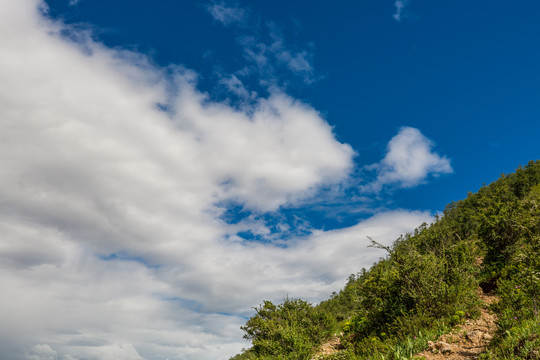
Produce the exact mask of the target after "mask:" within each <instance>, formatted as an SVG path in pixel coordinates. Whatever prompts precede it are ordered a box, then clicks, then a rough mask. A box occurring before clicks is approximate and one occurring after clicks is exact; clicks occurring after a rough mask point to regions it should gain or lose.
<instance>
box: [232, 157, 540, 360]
mask: <svg viewBox="0 0 540 360" xmlns="http://www.w3.org/2000/svg"><path fill="white" fill-rule="evenodd" d="M372 245H373V246H376V247H380V248H381V251H385V252H386V253H387V256H386V258H384V259H382V260H380V261H379V262H377V263H376V264H374V265H373V267H372V268H370V269H369V270H365V269H362V271H361V272H359V273H358V274H356V275H351V277H350V278H349V281H348V283H347V285H346V286H345V288H344V289H343V290H341V291H340V292H339V293H334V294H332V296H331V298H330V299H328V300H326V301H324V302H322V303H321V304H319V305H317V306H312V305H311V304H309V303H307V302H305V301H302V300H297V299H294V300H291V299H288V300H286V301H285V302H284V303H283V304H279V305H274V304H272V303H271V302H265V303H264V304H263V305H261V306H260V307H259V308H257V313H256V315H255V316H253V317H252V318H251V319H249V320H248V322H247V323H246V325H245V326H244V327H243V330H244V331H245V338H247V339H250V340H251V341H252V343H253V347H252V348H251V349H248V350H246V351H244V352H243V353H241V354H238V355H237V356H235V357H233V358H231V360H232V359H234V360H242V359H310V358H311V357H312V356H313V354H314V352H315V351H316V349H317V347H318V346H319V345H320V343H321V342H323V341H324V340H325V339H327V338H328V337H330V336H332V335H333V334H336V333H341V334H342V335H341V343H342V344H343V346H344V348H343V349H342V351H340V352H339V353H338V354H334V355H331V356H327V357H326V359H371V360H374V359H409V358H412V356H413V355H414V354H415V353H418V352H419V351H421V350H424V349H425V348H426V346H427V341H428V340H433V339H435V338H436V337H437V336H438V335H440V334H442V333H444V332H446V331H448V330H449V329H450V328H451V327H452V326H453V325H455V324H457V323H460V322H462V321H464V319H465V318H467V317H469V318H474V317H476V316H478V314H479V305H480V301H479V299H478V295H477V293H476V289H477V288H478V286H479V285H482V287H483V288H484V289H485V290H492V291H496V292H497V293H498V294H499V296H500V298H501V301H500V302H499V304H498V305H497V306H496V308H495V310H496V311H497V312H498V315H499V322H498V332H497V334H496V336H495V338H494V340H493V341H492V343H491V348H490V349H489V351H488V352H487V353H486V354H484V355H482V356H483V358H484V359H540V354H539V349H540V337H539V335H538V334H540V318H539V315H538V311H539V310H540V303H538V301H539V300H538V299H539V296H540V161H535V162H532V161H531V162H530V163H529V164H528V165H527V166H525V167H520V168H518V169H517V170H516V172H515V173H514V174H510V175H502V176H501V177H500V179H499V180H497V181H496V182H494V183H492V184H490V185H489V186H484V187H483V188H481V189H480V190H479V191H478V193H476V194H469V196H468V197H467V198H466V199H465V200H462V201H458V202H455V203H451V204H449V205H448V206H447V207H446V209H445V211H444V215H443V216H442V217H440V218H438V219H436V221H435V222H434V223H433V224H431V225H427V224H424V225H422V226H421V227H420V228H418V229H416V230H415V231H414V232H413V233H412V234H407V235H404V236H402V237H400V238H399V239H397V240H396V241H395V243H394V244H393V246H392V247H391V248H385V247H383V246H380V245H378V244H377V243H376V242H373V244H372ZM479 258H483V259H484V260H483V263H482V265H481V266H479V262H478V259H479Z"/></svg>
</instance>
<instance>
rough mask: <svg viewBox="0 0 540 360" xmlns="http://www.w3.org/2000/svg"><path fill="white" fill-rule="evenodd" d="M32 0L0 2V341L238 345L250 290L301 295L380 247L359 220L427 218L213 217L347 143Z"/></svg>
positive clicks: (49, 347)
mask: <svg viewBox="0 0 540 360" xmlns="http://www.w3.org/2000/svg"><path fill="white" fill-rule="evenodd" d="M38 9H43V3H42V2H40V1H38V0H28V1H17V0H9V1H3V2H0V52H1V53H2V56H1V57H0V119H1V120H0V137H1V138H2V141H1V142H0V154H1V155H0V168H1V169H2V171H1V172H0V181H1V183H2V187H0V231H1V232H2V237H1V238H0V281H1V283H2V287H3V289H9V291H2V292H0V322H1V323H2V327H0V348H1V349H2V355H3V356H5V357H6V358H9V359H12V360H23V359H24V360H29V359H32V360H34V359H61V360H73V359H96V360H97V359H99V360H103V359H129V360H139V359H149V360H151V359H162V358H171V359H172V358H182V359H198V360H201V359H202V360H204V359H213V360H214V359H226V358H228V357H229V356H230V355H232V354H234V353H236V352H237V351H238V350H239V349H240V348H241V347H243V346H246V344H245V343H243V342H242V340H241V339H242V338H241V331H240V330H239V326H240V325H241V324H242V323H243V322H244V321H245V316H247V315H249V314H250V311H251V307H252V306H254V305H256V304H258V303H260V302H261V301H262V300H263V299H272V300H280V297H283V296H285V295H286V294H287V293H288V294H290V295H291V296H295V297H303V298H307V299H310V300H313V301H318V300H320V299H322V298H324V297H326V296H327V295H328V294H329V293H330V292H331V291H334V290H337V289H339V287H341V286H342V285H343V283H344V280H345V278H346V277H347V275H348V274H350V273H352V272H356V271H358V269H359V268H360V267H362V266H369V265H370V264H371V263H372V262H373V261H375V260H376V259H377V258H378V257H379V256H381V254H380V252H378V251H377V249H366V244H367V242H366V241H365V239H366V236H371V237H373V238H375V239H376V240H377V241H380V242H385V243H389V242H391V241H392V240H393V239H395V238H396V237H397V236H398V235H399V234H400V233H403V232H405V231H409V230H411V229H413V228H414V227H415V226H417V225H419V224H420V223H422V222H424V221H429V220H430V216H429V214H426V213H417V212H408V211H394V212H387V213H381V214H378V215H376V216H374V217H372V218H370V219H367V220H365V221H363V222H361V223H359V224H358V225H356V226H353V227H351V228H347V229H342V230H334V231H326V232H325V231H313V233H312V234H311V235H309V236H305V237H303V238H294V239H290V240H289V241H287V242H286V243H280V244H274V243H262V242H247V241H245V240H244V239H242V238H241V237H239V236H238V235H237V233H238V232H239V231H241V230H245V229H246V228H247V229H250V230H252V231H253V232H256V233H258V234H262V235H264V234H267V233H268V230H267V229H266V228H265V227H266V224H264V222H257V221H252V222H249V221H244V222H242V223H238V224H232V223H227V222H226V221H224V220H223V217H222V216H223V214H224V213H225V212H226V211H227V209H228V206H229V204H231V203H235V204H241V206H242V207H243V208H245V209H248V210H249V211H251V212H253V213H264V212H269V211H278V210H279V209H280V208H281V207H284V206H289V205H291V204H295V203H297V202H299V201H302V199H304V198H305V197H307V196H313V195H314V194H316V193H317V191H318V189H319V188H320V187H322V186H331V185H332V184H336V183H340V182H342V181H344V180H345V179H346V178H347V177H348V176H349V174H350V171H351V169H352V157H353V155H354V152H353V150H352V149H351V147H350V146H349V145H347V144H343V143H340V142H338V141H337V140H336V139H335V137H334V134H333V133H332V128H331V127H330V125H329V124H328V123H327V122H326V121H325V120H324V119H323V118H322V117H321V115H320V114H319V113H318V112H317V111H316V110H315V109H313V108H312V107H310V106H308V105H306V104H304V103H302V102H300V101H298V100H295V99H293V98H291V97H290V96H288V95H287V94H285V93H284V92H282V91H274V92H271V93H270V95H269V96H267V97H265V98H260V97H255V98H254V99H253V103H252V105H250V107H249V108H245V109H237V108H233V107H231V106H229V105H227V104H225V103H219V102H213V101H211V100H210V99H209V97H208V96H206V95H205V94H204V93H201V92H200V91H198V90H197V87H196V82H195V80H194V79H195V78H196V75H194V74H193V73H192V72H190V71H188V70H185V69H181V68H178V69H176V71H175V72H174V73H173V74H172V75H171V72H170V71H165V70H163V69H160V68H156V67H153V66H151V65H149V64H148V62H147V61H145V59H144V57H143V56H141V55H138V54H135V53H130V52H123V51H119V50H111V49H107V48H106V47H104V46H103V45H101V44H99V43H96V42H93V41H92V40H90V37H86V36H70V37H69V39H66V37H65V36H63V34H65V33H66V31H65V30H66V26H65V25H63V24H61V23H57V22H52V21H51V20H49V19H48V18H47V17H45V16H44V15H43V11H39V10H38ZM68 30H69V31H71V32H72V33H73V32H76V30H73V29H68ZM74 39H78V40H74ZM164 110H166V111H164ZM395 142H396V143H399V142H400V141H397V140H396V141H395ZM390 148H391V149H392V148H394V145H392V146H391V147H390ZM390 153H392V151H390V152H389V154H390ZM387 157H388V156H387ZM387 163H388V164H393V163H392V162H391V161H390V160H388V161H387ZM388 166H390V165H388ZM394 167H396V168H397V165H395V166H394ZM396 171H397V170H396ZM389 224H390V225H389ZM338 259H339V260H338Z"/></svg>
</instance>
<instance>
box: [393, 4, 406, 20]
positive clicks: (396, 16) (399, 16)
mask: <svg viewBox="0 0 540 360" xmlns="http://www.w3.org/2000/svg"><path fill="white" fill-rule="evenodd" d="M408 3H409V0H396V2H395V3H394V6H395V7H396V12H395V13H394V15H392V16H393V17H394V19H396V21H398V22H401V19H402V17H403V12H404V10H403V9H404V8H405V6H406V5H407V4H408Z"/></svg>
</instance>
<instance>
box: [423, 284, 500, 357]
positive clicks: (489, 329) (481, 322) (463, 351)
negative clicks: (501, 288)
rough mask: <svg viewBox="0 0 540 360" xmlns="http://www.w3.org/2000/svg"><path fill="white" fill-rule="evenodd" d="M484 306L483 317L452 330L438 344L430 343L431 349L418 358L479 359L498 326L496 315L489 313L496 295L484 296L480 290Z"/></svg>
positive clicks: (468, 321)
mask: <svg viewBox="0 0 540 360" xmlns="http://www.w3.org/2000/svg"><path fill="white" fill-rule="evenodd" d="M478 293H479V296H480V298H481V299H482V301H483V303H484V305H483V306H482V309H481V315H480V317H479V318H478V319H476V320H467V321H466V322H465V324H463V325H460V326H457V327H455V328H454V329H452V331H451V332H450V333H449V334H444V335H442V336H441V337H440V338H439V339H438V340H437V341H436V342H430V343H429V349H428V350H426V351H423V352H421V353H420V354H418V355H417V356H418V357H420V358H422V357H423V358H425V359H426V360H443V359H445V360H465V359H478V356H479V355H480V354H481V353H482V352H483V351H484V350H485V348H486V347H487V345H488V344H489V342H490V341H491V339H492V338H493V333H494V332H495V329H496V328H497V326H496V325H495V321H496V320H497V317H496V315H494V314H493V313H491V312H490V311H489V309H488V308H489V305H490V304H492V303H493V302H495V301H497V300H498V298H497V297H496V296H495V295H491V294H484V292H483V291H482V289H480V288H479V289H478Z"/></svg>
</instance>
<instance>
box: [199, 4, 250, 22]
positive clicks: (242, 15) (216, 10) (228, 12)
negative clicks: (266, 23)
mask: <svg viewBox="0 0 540 360" xmlns="http://www.w3.org/2000/svg"><path fill="white" fill-rule="evenodd" d="M206 9H207V10H208V12H209V13H210V15H212V17H213V18H214V20H216V21H219V22H220V23H222V24H223V25H225V26H230V25H242V24H245V22H246V21H247V20H248V18H249V17H248V11H247V10H246V9H243V8H240V7H238V6H228V5H226V4H225V2H219V3H216V2H215V3H212V4H209V5H208V6H207V7H206Z"/></svg>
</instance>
